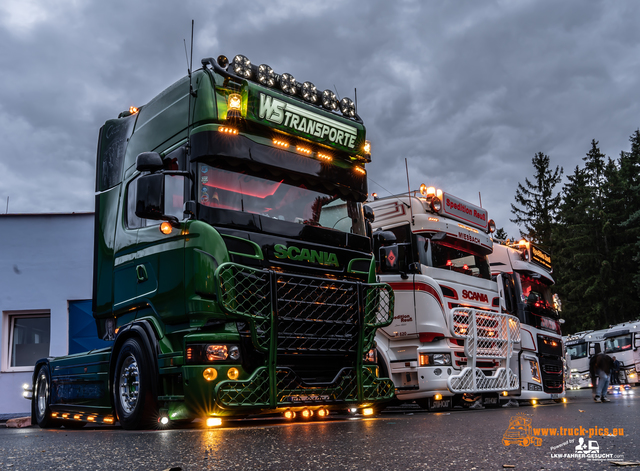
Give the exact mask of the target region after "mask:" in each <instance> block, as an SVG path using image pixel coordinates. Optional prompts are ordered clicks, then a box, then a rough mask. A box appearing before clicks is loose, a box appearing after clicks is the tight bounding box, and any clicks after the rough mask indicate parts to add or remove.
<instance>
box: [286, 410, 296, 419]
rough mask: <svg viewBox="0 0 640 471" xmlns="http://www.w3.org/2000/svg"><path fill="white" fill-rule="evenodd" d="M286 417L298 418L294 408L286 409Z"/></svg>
mask: <svg viewBox="0 0 640 471" xmlns="http://www.w3.org/2000/svg"><path fill="white" fill-rule="evenodd" d="M284 418H285V419H287V420H291V419H295V418H296V413H295V412H293V411H292V410H288V411H285V413H284Z"/></svg>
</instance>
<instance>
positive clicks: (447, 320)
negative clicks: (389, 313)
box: [367, 185, 520, 410]
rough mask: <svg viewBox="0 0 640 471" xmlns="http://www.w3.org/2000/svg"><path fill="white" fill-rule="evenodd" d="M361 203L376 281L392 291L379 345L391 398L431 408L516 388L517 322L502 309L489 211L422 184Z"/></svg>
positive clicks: (493, 399) (489, 400) (492, 397)
mask: <svg viewBox="0 0 640 471" xmlns="http://www.w3.org/2000/svg"><path fill="white" fill-rule="evenodd" d="M367 204H368V206H370V208H371V209H373V211H374V213H375V220H374V222H373V228H374V229H375V231H374V233H373V240H374V253H375V256H376V260H377V262H378V279H379V280H380V281H381V282H385V283H389V284H390V285H391V286H392V287H393V290H394V293H395V314H394V320H393V323H392V324H391V325H390V326H388V327H384V328H381V329H379V330H378V332H377V334H376V342H377V353H378V363H379V365H380V367H381V369H382V370H383V371H382V374H383V375H387V374H388V375H389V376H388V377H389V378H391V379H392V380H393V382H394V384H395V386H396V397H397V398H398V399H399V400H401V401H413V400H415V401H416V402H417V403H418V404H419V405H420V406H421V407H423V408H428V409H429V410H438V409H447V408H450V407H452V406H454V405H455V402H457V401H458V400H461V399H462V398H463V397H464V398H468V397H472V398H474V399H477V398H482V400H483V402H484V404H496V405H497V404H498V403H499V395H500V394H503V395H507V394H508V393H509V392H517V391H519V389H520V386H519V381H518V371H517V354H518V349H519V341H520V338H519V335H520V326H519V322H518V319H517V318H516V317H514V316H511V315H508V314H503V313H501V312H500V299H499V294H498V286H497V284H496V282H495V281H493V280H492V279H491V270H490V268H489V262H488V260H487V255H488V254H490V253H491V251H492V246H493V242H492V240H491V237H490V236H489V234H490V233H491V232H492V231H493V230H494V229H495V224H494V223H493V221H490V220H489V218H488V214H487V211H486V210H484V209H482V208H481V207H479V206H475V205H473V204H470V203H467V202H466V201H463V200H461V199H459V198H457V197H455V196H453V195H450V194H448V193H443V192H441V191H440V190H438V191H436V190H435V188H433V187H430V188H427V187H426V186H425V185H422V186H421V188H420V191H419V192H418V191H415V192H410V193H405V194H402V195H397V196H391V197H385V198H380V199H376V200H374V201H373V202H370V203H367ZM465 395H466V396H465Z"/></svg>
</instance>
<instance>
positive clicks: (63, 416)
mask: <svg viewBox="0 0 640 471" xmlns="http://www.w3.org/2000/svg"><path fill="white" fill-rule="evenodd" d="M61 417H62V418H63V419H68V418H69V414H67V413H66V412H65V413H64V414H62V416H61Z"/></svg>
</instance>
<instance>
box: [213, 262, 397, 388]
mask: <svg viewBox="0 0 640 471" xmlns="http://www.w3.org/2000/svg"><path fill="white" fill-rule="evenodd" d="M217 277H218V280H219V290H220V292H219V297H220V300H221V302H222V304H223V306H224V307H225V309H226V310H227V311H228V312H231V313H233V314H237V315H239V316H241V317H243V318H245V319H247V318H248V319H249V321H250V322H249V323H248V324H249V326H248V327H249V328H250V330H251V332H253V334H254V335H255V341H254V343H256V348H258V349H259V350H261V351H263V352H268V350H269V345H270V342H271V336H272V335H273V333H274V332H273V331H274V330H275V342H276V351H277V365H278V366H281V367H287V368H290V369H291V370H292V371H294V372H295V373H296V374H298V375H299V376H300V377H301V378H302V379H303V380H304V381H305V382H308V383H327V382H331V381H333V380H334V378H335V377H336V375H337V374H338V372H339V371H340V370H341V369H343V368H345V367H355V366H356V360H357V358H358V356H359V355H362V354H363V353H364V352H359V351H358V341H359V336H360V332H361V331H362V330H363V329H364V338H363V345H364V346H365V348H367V349H368V348H369V345H370V344H371V342H372V341H373V336H374V335H375V328H376V327H378V326H379V325H382V324H385V323H388V322H389V321H390V316H391V312H392V303H393V294H392V292H391V291H390V289H389V288H388V287H387V286H386V285H377V284H364V283H358V282H353V281H344V280H334V279H329V278H314V277H308V276H299V275H292V274H285V273H279V272H275V271H266V270H257V269H253V268H250V267H244V266H242V265H237V264H233V263H229V264H223V265H221V266H220V268H219V269H218V271H217ZM246 333H247V334H248V333H249V330H248V329H247V332H246Z"/></svg>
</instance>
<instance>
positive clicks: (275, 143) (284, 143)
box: [273, 139, 289, 149]
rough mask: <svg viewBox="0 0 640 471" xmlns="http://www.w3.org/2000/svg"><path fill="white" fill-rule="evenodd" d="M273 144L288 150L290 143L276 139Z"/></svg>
mask: <svg viewBox="0 0 640 471" xmlns="http://www.w3.org/2000/svg"><path fill="white" fill-rule="evenodd" d="M273 144H274V145H276V146H278V147H283V148H285V149H286V148H287V147H289V143H288V142H286V141H281V140H280V139H274V140H273Z"/></svg>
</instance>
